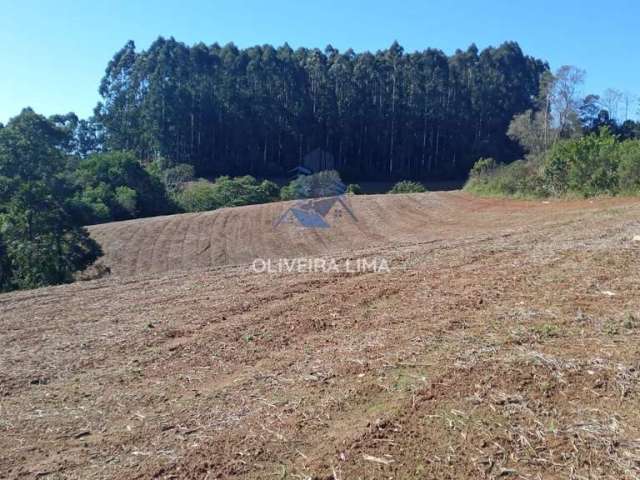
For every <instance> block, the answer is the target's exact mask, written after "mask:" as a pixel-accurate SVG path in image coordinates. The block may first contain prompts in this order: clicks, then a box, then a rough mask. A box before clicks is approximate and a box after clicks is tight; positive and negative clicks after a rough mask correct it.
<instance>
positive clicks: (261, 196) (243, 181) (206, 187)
mask: <svg viewBox="0 0 640 480" xmlns="http://www.w3.org/2000/svg"><path fill="white" fill-rule="evenodd" d="M277 196H278V186H277V185H276V184H275V183H273V182H271V181H268V180H264V181H262V182H258V181H257V180H256V179H255V178H253V177H251V176H244V177H237V178H230V177H228V176H223V177H219V178H217V179H216V180H215V182H209V181H207V180H200V181H198V182H193V183H190V184H188V185H186V186H185V187H184V188H182V189H181V190H180V191H179V192H178V193H176V195H175V198H176V202H177V204H178V205H179V207H180V208H182V210H184V211H186V212H202V211H206V210H215V209H216V208H222V207H238V206H242V205H253V204H257V203H267V202H271V201H273V200H275V199H277Z"/></svg>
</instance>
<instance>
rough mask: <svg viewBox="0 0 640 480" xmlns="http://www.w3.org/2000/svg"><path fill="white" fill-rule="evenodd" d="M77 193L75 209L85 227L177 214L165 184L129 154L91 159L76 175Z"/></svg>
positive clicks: (100, 155)
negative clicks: (93, 224)
mask: <svg viewBox="0 0 640 480" xmlns="http://www.w3.org/2000/svg"><path fill="white" fill-rule="evenodd" d="M73 178H74V183H75V185H76V188H77V189H78V192H77V193H76V195H75V196H74V199H73V202H71V203H72V205H74V206H75V208H76V210H79V211H83V212H84V215H85V217H86V218H83V219H82V220H83V223H85V224H86V223H97V222H104V221H110V220H125V219H129V218H136V217H148V216H154V215H164V214H167V213H172V212H173V211H174V208H173V205H172V204H171V201H170V199H169V197H168V196H167V193H166V190H165V188H164V185H163V184H162V182H161V181H160V180H159V179H158V178H157V177H155V176H153V175H151V174H150V173H149V172H148V171H147V170H145V169H144V168H143V167H142V165H141V164H140V162H139V161H138V160H137V159H136V158H135V157H134V156H133V155H132V154H131V153H127V152H110V153H98V154H94V155H91V156H89V157H88V158H87V159H86V160H83V161H82V162H80V164H79V165H78V167H77V169H76V171H75V172H74V173H73Z"/></svg>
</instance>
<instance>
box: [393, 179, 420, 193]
mask: <svg viewBox="0 0 640 480" xmlns="http://www.w3.org/2000/svg"><path fill="white" fill-rule="evenodd" d="M426 191H427V189H426V188H424V185H422V184H421V183H418V182H412V181H410V180H403V181H401V182H398V183H396V184H395V185H394V186H393V187H392V188H391V190H389V193H422V192H426Z"/></svg>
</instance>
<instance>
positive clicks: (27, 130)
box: [0, 108, 69, 182]
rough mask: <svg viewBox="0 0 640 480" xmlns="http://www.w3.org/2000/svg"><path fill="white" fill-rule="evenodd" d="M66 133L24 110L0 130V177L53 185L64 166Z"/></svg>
mask: <svg viewBox="0 0 640 480" xmlns="http://www.w3.org/2000/svg"><path fill="white" fill-rule="evenodd" d="M68 142H69V137H68V133H67V132H66V131H65V130H64V129H62V128H59V127H57V126H56V125H54V124H53V123H52V122H50V121H48V120H47V119H46V118H45V117H43V116H42V115H38V114H36V113H35V112H34V111H33V110H31V109H30V108H25V109H24V110H23V111H22V113H20V115H18V116H17V117H14V118H12V119H11V120H9V123H8V124H7V126H6V127H5V128H2V129H0V176H3V177H8V178H20V179H23V180H25V181H27V180H39V179H47V181H49V182H52V181H53V179H54V177H55V175H56V174H59V173H60V172H61V170H62V168H63V166H64V156H63V154H62V151H61V148H62V147H64V146H65V145H67V144H68Z"/></svg>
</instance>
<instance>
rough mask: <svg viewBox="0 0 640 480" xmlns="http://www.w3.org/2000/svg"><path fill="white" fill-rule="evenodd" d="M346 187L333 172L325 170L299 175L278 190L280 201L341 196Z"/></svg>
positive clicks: (336, 173)
mask: <svg viewBox="0 0 640 480" xmlns="http://www.w3.org/2000/svg"><path fill="white" fill-rule="evenodd" d="M346 190H347V187H346V186H345V185H344V184H343V183H342V180H341V179H340V175H339V174H338V172H336V171H335V170H325V171H322V172H318V173H314V174H313V175H300V176H299V177H298V178H296V179H295V180H293V181H292V182H291V183H289V184H288V185H286V186H284V187H282V189H281V190H280V198H281V199H282V200H295V199H301V198H321V197H332V196H335V195H342V194H343V193H345V192H346Z"/></svg>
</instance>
